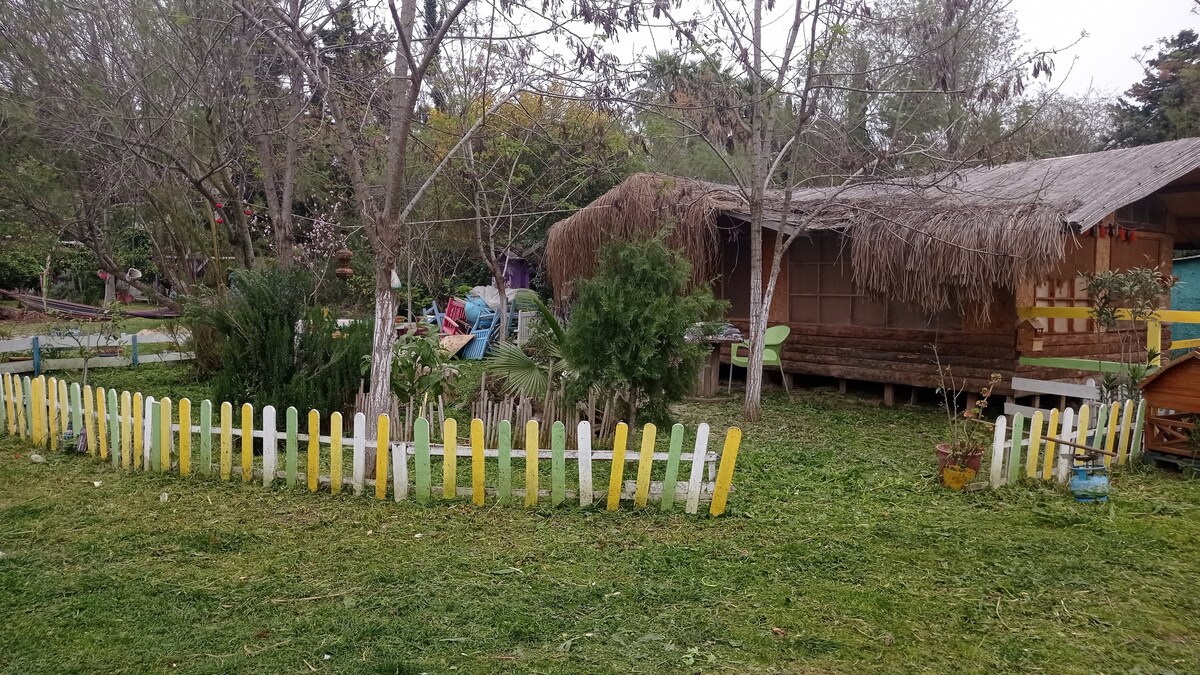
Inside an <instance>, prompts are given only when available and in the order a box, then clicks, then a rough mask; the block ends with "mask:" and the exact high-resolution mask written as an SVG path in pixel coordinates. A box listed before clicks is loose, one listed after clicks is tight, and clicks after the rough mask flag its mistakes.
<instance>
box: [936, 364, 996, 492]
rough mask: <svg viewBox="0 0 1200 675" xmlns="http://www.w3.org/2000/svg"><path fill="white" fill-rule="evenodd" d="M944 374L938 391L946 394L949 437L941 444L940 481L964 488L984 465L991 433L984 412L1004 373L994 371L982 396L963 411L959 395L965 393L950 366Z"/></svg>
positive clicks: (983, 389)
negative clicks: (984, 456)
mask: <svg viewBox="0 0 1200 675" xmlns="http://www.w3.org/2000/svg"><path fill="white" fill-rule="evenodd" d="M941 373H942V386H941V387H939V388H938V392H939V393H940V394H941V395H942V405H943V407H944V408H945V410H946V421H947V439H946V442H944V443H939V444H938V445H937V467H938V480H940V481H941V483H942V485H945V486H946V487H948V488H950V489H952V490H961V489H963V488H964V487H966V485H967V484H968V483H970V482H971V481H972V480H975V476H976V475H978V474H979V469H980V466H982V464H983V454H984V452H985V451H986V450H987V443H988V439H989V436H990V434H989V429H990V427H989V426H988V425H987V424H985V423H984V421H983V411H984V410H985V409H986V408H987V405H988V398H989V397H991V395H992V389H994V388H995V387H996V385H997V384H999V382H1000V374H999V373H992V377H991V380H990V381H989V382H988V384H987V386H985V387H983V388H982V389H981V390H980V391H979V399H978V400H977V401H976V402H975V404H974V405H973V406H971V407H970V408H968V409H967V410H963V411H959V408H958V395H959V394H960V393H961V392H960V391H958V390H956V389H955V388H954V386H953V383H954V379H953V376H952V374H951V373H950V369H949V368H946V369H944V370H942V371H941ZM947 381H949V386H947Z"/></svg>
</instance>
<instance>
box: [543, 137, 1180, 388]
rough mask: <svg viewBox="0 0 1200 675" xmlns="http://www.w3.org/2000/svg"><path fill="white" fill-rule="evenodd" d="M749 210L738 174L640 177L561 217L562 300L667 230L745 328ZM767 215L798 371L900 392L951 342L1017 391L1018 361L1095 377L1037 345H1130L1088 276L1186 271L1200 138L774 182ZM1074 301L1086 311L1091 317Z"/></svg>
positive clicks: (958, 359)
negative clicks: (1105, 314)
mask: <svg viewBox="0 0 1200 675" xmlns="http://www.w3.org/2000/svg"><path fill="white" fill-rule="evenodd" d="M749 219H750V209H749V205H748V204H747V202H746V200H745V199H744V198H743V197H742V195H741V193H740V191H739V190H738V189H737V188H735V187H732V186H728V185H718V184H713V183H706V182H702V181H696V180H691V179H686V178H678V177H673V176H666V175H660V174H639V175H635V176H632V177H630V178H629V179H627V180H626V181H624V182H623V183H621V184H620V185H618V186H616V187H615V188H613V189H612V190H610V191H609V192H608V193H606V194H604V195H602V196H601V197H600V198H599V199H597V200H596V201H595V202H593V203H592V204H590V205H589V206H587V207H585V208H583V209H581V210H580V211H579V212H577V213H575V214H574V215H572V216H571V217H570V218H567V219H565V220H563V221H561V222H560V223H558V224H556V225H555V226H554V227H553V228H552V229H551V231H550V235H549V240H548V242H547V251H546V264H547V267H548V272H549V276H550V280H551V283H552V284H553V286H554V290H555V295H556V300H557V301H558V302H560V303H566V302H569V298H570V295H571V288H572V284H573V282H574V281H575V280H576V279H578V278H581V277H587V276H588V275H590V274H591V273H592V271H593V269H594V265H595V260H596V252H597V249H598V248H599V246H600V245H602V244H603V243H604V242H606V241H609V240H613V239H628V238H636V237H647V236H656V235H659V234H660V233H663V232H664V231H665V232H666V234H665V237H666V241H667V242H668V243H669V244H672V245H674V246H676V247H677V248H679V249H680V250H682V251H684V252H685V253H686V255H687V256H688V257H689V259H690V260H691V262H692V264H693V276H694V279H695V280H696V281H697V282H700V281H712V282H713V283H714V287H715V289H716V291H717V293H718V294H719V295H720V296H721V297H724V298H725V299H727V300H728V302H729V319H730V320H731V321H732V322H733V323H735V324H739V325H741V326H742V328H743V330H745V328H746V327H747V325H748V316H749V308H750V302H749V295H750V294H749V288H750V274H749V270H750V263H749V258H748V254H749V251H750V235H749V227H748V222H749ZM764 228H765V231H764V236H763V248H764V251H765V252H766V253H765V254H764V258H765V260H766V261H767V264H768V265H769V264H770V260H771V257H772V256H771V254H772V252H773V250H774V246H775V243H776V242H777V241H780V240H781V238H782V239H783V240H784V241H786V240H788V239H789V238H792V243H791V244H790V246H788V247H787V249H786V250H785V252H784V255H783V257H782V265H781V268H780V273H779V279H778V285H777V289H776V291H775V295H774V298H773V301H772V303H771V306H770V323H771V324H772V325H774V324H787V325H789V326H790V327H791V329H792V330H791V335H790V337H789V339H788V342H787V343H786V344H785V348H784V353H783V359H784V366H785V369H786V370H787V371H788V372H790V373H795V374H807V375H819V376H827V377H833V378H839V379H843V380H847V379H848V380H863V381H871V382H880V383H883V384H885V385H888V386H887V387H886V391H887V392H888V393H891V391H892V386H891V385H895V384H900V385H909V386H914V387H936V386H938V383H939V376H938V371H937V368H936V366H935V365H934V364H933V358H932V357H933V353H932V349H931V346H932V345H935V344H936V345H937V346H938V353H939V358H940V361H941V363H942V365H944V366H950V367H951V368H952V369H953V371H954V373H955V374H956V376H957V377H958V378H960V379H965V380H966V385H967V386H968V387H969V388H976V387H978V386H982V385H983V384H984V383H985V382H986V381H987V380H988V379H989V377H990V375H991V374H992V373H1000V374H1001V375H1002V377H1003V382H1004V385H1003V386H1002V387H1001V388H1000V389H998V391H1000V392H1003V393H1010V392H1008V391H1007V390H1006V388H1007V385H1008V383H1009V382H1010V381H1011V378H1012V376H1013V375H1018V374H1019V375H1021V376H1023V377H1037V378H1045V379H1071V378H1081V377H1084V376H1085V373H1082V372H1078V371H1074V372H1073V371H1069V370H1068V371H1064V370H1048V369H1046V368H1044V367H1042V366H1040V365H1031V363H1030V361H1031V359H1046V358H1048V357H1087V358H1093V359H1105V360H1107V359H1114V358H1116V357H1117V356H1118V355H1119V346H1118V337H1117V336H1116V335H1115V334H1106V333H1100V332H1097V330H1096V328H1095V326H1094V325H1093V322H1092V321H1090V320H1089V319H1087V318H1086V310H1085V308H1086V307H1088V305H1089V299H1088V297H1087V292H1086V288H1085V285H1084V283H1083V281H1082V279H1081V277H1080V273H1091V272H1096V271H1101V270H1107V269H1123V268H1130V267H1135V266H1137V267H1146V266H1156V267H1158V268H1160V269H1161V270H1162V271H1163V272H1164V273H1168V274H1169V273H1170V272H1171V258H1172V252H1173V250H1174V249H1176V248H1196V247H1198V242H1200V138H1196V139H1187V140H1181V141H1173V142H1169V143H1160V144H1156V145H1150V146H1143V147H1138V148H1129V149H1121V150H1110V151H1105V152H1097V153H1092V154H1085V155H1075V156H1071V157H1059V158H1053V159H1043V160H1034V161H1028V162H1019V163H1015V164H1007V165H1002V166H998V167H994V168H974V169H964V170H959V171H955V172H951V173H946V174H939V175H933V176H925V177H922V178H918V179H907V180H904V181H899V180H893V181H889V182H886V183H885V182H875V183H862V184H859V185H855V186H853V187H849V188H845V187H843V188H805V189H800V190H796V191H794V192H793V193H792V195H791V197H790V199H789V198H788V197H787V195H785V194H784V193H782V192H779V191H777V192H771V193H769V194H768V196H767V199H766V202H765V208H764ZM1165 304H1166V302H1165V300H1164V305H1165ZM1029 308H1056V309H1055V311H1045V310H1040V309H1034V310H1030V309H1029ZM1061 308H1075V310H1074V312H1073V313H1074V318H1064V317H1062V316H1061V315H1063V314H1067V315H1070V314H1072V312H1071V311H1061ZM1039 313H1040V314H1042V315H1043V317H1042V318H1036V315H1037V314H1039ZM1056 313H1057V314H1058V315H1059V318H1054V317H1053V316H1052V315H1055V314H1056ZM1081 314H1082V318H1080V315H1081ZM1031 315H1032V316H1033V317H1035V318H1031ZM1046 315H1051V316H1046ZM1156 329H1157V326H1156ZM1023 357H1024V359H1025V363H1023V362H1022V358H1023ZM1043 362H1044V361H1043Z"/></svg>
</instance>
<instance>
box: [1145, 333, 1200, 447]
mask: <svg viewBox="0 0 1200 675" xmlns="http://www.w3.org/2000/svg"><path fill="white" fill-rule="evenodd" d="M1139 387H1140V388H1141V390H1142V397H1143V398H1145V399H1146V408H1147V410H1146V431H1145V437H1146V451H1147V452H1162V453H1166V454H1169V455H1176V456H1182V457H1190V458H1197V457H1200V351H1193V352H1190V353H1189V354H1188V355H1187V356H1184V357H1183V358H1180V359H1176V360H1174V361H1172V362H1171V363H1170V364H1168V365H1166V366H1164V367H1163V368H1161V369H1159V370H1158V371H1157V372H1155V373H1154V374H1153V375H1151V376H1149V377H1147V378H1146V379H1144V380H1142V382H1141V384H1140V385H1139Z"/></svg>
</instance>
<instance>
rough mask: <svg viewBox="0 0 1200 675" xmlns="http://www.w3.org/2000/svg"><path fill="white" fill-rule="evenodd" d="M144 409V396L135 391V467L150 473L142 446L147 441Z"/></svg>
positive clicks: (133, 409) (133, 422)
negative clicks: (144, 433)
mask: <svg viewBox="0 0 1200 675" xmlns="http://www.w3.org/2000/svg"><path fill="white" fill-rule="evenodd" d="M142 407H143V406H142V394H141V392H136V391H135V392H134V393H133V407H132V408H131V410H132V411H133V420H132V424H133V466H134V468H137V469H144V470H146V471H149V470H150V467H149V466H148V465H147V463H146V458H145V457H143V456H142V455H143V454H144V453H143V447H142V446H143V443H144V441H145V439H143V438H142V431H143V426H142V412H143V411H142Z"/></svg>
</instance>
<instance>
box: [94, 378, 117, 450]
mask: <svg viewBox="0 0 1200 675" xmlns="http://www.w3.org/2000/svg"><path fill="white" fill-rule="evenodd" d="M107 430H108V415H106V414H105V409H104V387H96V434H97V436H99V437H100V459H108V434H107V433H106V431H107ZM116 451H117V449H116V448H113V452H114V453H115V452H116Z"/></svg>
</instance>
